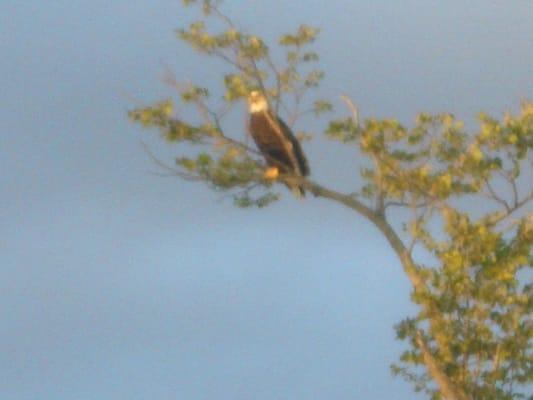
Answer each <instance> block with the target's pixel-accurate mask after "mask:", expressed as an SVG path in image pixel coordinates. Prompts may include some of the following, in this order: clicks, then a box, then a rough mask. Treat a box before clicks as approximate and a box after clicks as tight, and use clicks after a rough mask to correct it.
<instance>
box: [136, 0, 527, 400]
mask: <svg viewBox="0 0 533 400" xmlns="http://www.w3.org/2000/svg"><path fill="white" fill-rule="evenodd" d="M220 3H221V2H220V1H214V0H201V1H200V0H198V1H195V0H185V1H184V6H186V7H189V6H197V7H200V8H201V10H202V17H201V19H200V20H198V21H196V22H194V23H192V24H191V25H190V26H189V27H188V28H184V29H180V30H178V32H177V34H178V36H179V38H180V39H181V40H183V41H185V42H186V43H188V44H189V45H190V46H192V47H193V48H194V49H196V50H197V51H199V52H200V53H203V54H205V55H207V56H209V57H212V58H215V59H218V60H221V61H223V62H224V63H225V64H226V65H227V66H229V67H231V68H232V73H228V74H226V75H224V76H223V85H224V91H225V94H224V96H223V98H222V99H212V98H211V97H212V96H210V90H209V89H208V88H207V87H202V86H199V85H193V84H183V83H181V82H178V81H177V80H175V79H171V80H170V82H171V83H172V84H173V85H174V86H175V87H176V88H177V89H178V91H179V94H180V101H181V102H182V103H183V104H185V105H192V106H193V107H194V109H195V110H196V111H197V116H198V118H197V121H196V122H191V121H185V120H183V119H180V118H178V117H177V116H176V115H175V113H174V102H173V101H172V100H171V99H168V100H164V101H161V102H158V103H156V104H154V105H152V106H149V107H143V108H138V109H135V110H133V111H131V112H130V113H129V116H130V118H131V119H132V120H134V121H136V122H139V123H140V124H142V125H143V126H144V127H148V128H156V129H157V130H159V132H160V133H161V135H162V137H163V138H165V139H166V140H167V141H169V142H180V143H188V144H190V145H192V147H193V148H196V149H198V150H199V151H198V154H197V156H196V157H181V158H178V159H176V165H174V166H169V165H165V164H163V163H161V162H160V161H159V160H158V159H156V158H155V157H154V160H155V162H157V163H158V164H159V165H160V166H161V167H162V168H165V169H166V170H167V171H168V172H170V173H172V174H175V175H177V176H179V177H181V178H183V179H186V180H192V181H200V182H203V183H205V184H207V185H208V186H209V187H211V188H212V189H214V190H216V191H224V192H227V193H230V194H231V195H232V196H233V198H234V200H235V203H236V205H237V206H239V207H250V206H258V207H265V206H267V205H269V204H270V203H272V202H273V201H276V200H279V199H280V194H279V193H278V192H276V191H275V189H276V188H278V187H279V186H276V183H277V182H273V181H271V180H268V179H265V178H264V176H263V171H264V169H265V165H264V162H263V161H262V160H261V157H260V155H259V154H258V152H257V151H256V150H255V149H254V148H253V147H250V146H248V145H247V144H246V143H245V142H243V141H242V140H239V139H238V137H239V136H238V135H235V134H234V135H232V134H230V133H228V129H227V128H226V127H225V123H224V117H225V116H226V115H227V113H228V112H229V111H230V110H231V109H232V107H233V106H234V105H235V104H236V103H237V102H239V101H241V100H242V99H243V98H244V97H246V96H247V94H248V93H249V92H250V91H251V90H260V91H262V92H263V93H264V94H265V95H266V96H267V97H268V98H269V99H270V101H271V103H272V104H271V105H272V106H273V107H274V109H275V110H276V112H278V113H280V114H282V115H284V116H285V117H286V118H287V120H288V122H289V124H290V125H294V123H295V122H296V121H297V120H298V119H299V118H300V117H302V116H303V115H306V114H314V115H315V116H317V117H320V116H323V114H325V113H328V112H332V105H331V104H330V103H329V102H328V101H326V100H323V99H314V101H309V100H308V98H309V97H310V95H312V94H313V93H314V92H313V90H314V89H316V88H317V87H318V86H319V84H320V81H321V79H322V78H323V76H324V73H323V72H322V71H321V70H320V69H317V68H316V67H315V64H316V63H317V61H318V59H319V57H318V55H317V54H316V53H315V52H314V51H312V49H311V46H312V44H313V42H314V41H315V39H316V38H317V35H318V34H319V31H318V29H315V28H313V27H311V26H307V25H302V26H300V27H299V28H298V29H297V30H296V31H295V32H293V33H289V34H284V35H282V36H281V37H280V38H279V41H278V47H277V48H275V49H274V48H272V47H270V46H268V45H267V44H266V43H265V41H264V40H262V39H261V38H260V37H258V36H255V35H253V34H249V33H246V32H243V31H241V30H239V29H238V28H237V26H236V25H235V23H234V22H233V21H232V20H231V19H230V18H229V17H228V16H227V15H226V14H224V13H223V12H222V11H221V9H220ZM208 22H209V23H212V24H214V26H217V27H218V29H219V30H218V31H217V32H213V31H210V30H208V28H207V25H206V24H207V23H208ZM276 51H277V52H278V53H279V52H280V51H281V52H282V54H283V58H281V57H280V56H279V54H278V53H276ZM280 60H281V61H280ZM344 100H345V102H346V104H347V105H348V107H349V110H351V114H352V115H351V116H350V117H348V118H336V119H332V120H331V121H330V122H329V125H328V128H327V129H326V131H325V135H326V137H327V138H329V139H331V140H335V141H340V142H342V143H344V144H345V145H346V146H351V147H352V148H353V149H354V153H355V152H356V154H357V155H358V157H359V159H360V160H361V162H363V163H364V164H363V165H362V169H361V175H362V178H363V181H364V185H363V186H362V187H360V188H358V189H357V190H356V191H354V192H353V193H349V194H344V193H340V192H338V191H335V190H333V189H330V188H328V187H326V186H324V185H321V184H318V183H316V182H314V181H312V180H310V179H305V178H302V177H296V176H290V175H287V174H285V175H281V176H280V177H279V178H278V182H285V183H287V182H288V183H298V185H301V186H303V187H304V188H305V189H306V190H307V191H308V192H310V193H311V194H313V195H314V196H317V197H322V198H325V199H329V200H331V201H333V202H337V203H340V204H342V205H344V206H346V207H348V208H350V209H352V210H354V211H355V212H356V213H358V214H360V215H361V216H363V217H364V218H366V219H367V220H368V221H369V222H371V223H372V224H374V225H375V226H376V228H377V229H378V230H379V231H380V232H381V233H382V234H383V235H384V236H385V238H386V239H387V241H388V243H389V244H390V246H391V247H392V249H393V250H394V252H395V253H396V255H397V256H398V258H399V261H400V264H401V266H402V267H403V271H404V272H405V274H406V275H407V277H408V278H409V280H410V282H411V284H412V300H413V302H415V303H416V304H417V305H418V312H417V314H416V315H414V316H412V317H411V318H407V319H405V320H404V321H402V322H400V323H399V324H398V325H397V326H396V331H397V336H398V338H399V339H401V340H404V341H405V342H406V344H407V349H406V350H405V352H404V353H403V355H402V356H401V358H400V360H399V362H398V363H397V364H395V365H393V366H392V371H393V373H395V374H398V375H401V376H403V377H404V378H406V379H407V380H408V381H410V382H412V383H413V384H414V387H415V390H417V391H421V390H423V391H425V392H427V393H428V395H429V396H430V397H431V398H432V399H447V400H452V399H457V400H465V399H472V400H473V399H516V398H524V397H525V396H526V390H527V385H528V384H531V382H532V381H533V351H532V340H531V338H532V336H533V320H532V319H531V312H532V310H533V284H532V283H531V267H533V254H532V248H533V213H532V212H531V205H532V203H533V185H532V181H533V179H532V177H533V103H531V102H524V103H523V104H522V108H521V111H520V112H519V113H518V114H517V115H511V114H505V116H504V117H503V119H502V120H498V119H495V118H492V117H490V116H488V115H485V114H480V115H479V130H478V131H477V132H473V133H469V132H466V130H465V128H464V126H463V124H462V123H461V121H459V120H457V119H456V118H455V117H454V116H453V115H450V114H439V115H429V114H421V115H419V116H418V117H417V118H416V121H415V122H414V124H413V126H412V127H406V126H404V125H403V124H401V123H400V122H398V121H397V120H395V119H376V118H368V119H366V120H365V121H363V122H362V123H359V116H358V112H357V108H356V106H355V105H354V104H353V103H352V102H351V101H350V99H348V98H344ZM213 104H217V105H218V106H219V108H218V109H217V110H216V111H215V108H214V106H213ZM305 105H307V107H306V108H305ZM240 136H242V135H240ZM299 136H300V138H301V139H305V138H309V137H310V136H311V135H310V134H309V133H307V132H300V133H299ZM190 148H191V146H189V147H188V150H190ZM480 201H482V204H483V207H482V208H480V207H476V209H475V212H474V211H472V209H473V207H472V204H476V203H474V202H477V203H479V202H480ZM528 207H529V208H528ZM391 216H394V218H391Z"/></svg>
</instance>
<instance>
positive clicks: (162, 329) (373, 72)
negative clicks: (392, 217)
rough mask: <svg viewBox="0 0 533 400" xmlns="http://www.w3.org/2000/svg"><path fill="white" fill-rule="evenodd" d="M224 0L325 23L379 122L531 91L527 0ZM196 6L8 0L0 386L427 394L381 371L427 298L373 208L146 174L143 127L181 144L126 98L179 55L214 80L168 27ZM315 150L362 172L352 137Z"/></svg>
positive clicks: (113, 391) (209, 397)
mask: <svg viewBox="0 0 533 400" xmlns="http://www.w3.org/2000/svg"><path fill="white" fill-rule="evenodd" d="M225 9H226V10H227V11H228V13H230V14H231V15H233V16H234V18H235V19H236V20H237V21H239V24H240V26H242V27H243V28H246V29H249V30H252V31H254V32H257V33H260V34H263V35H266V36H267V37H274V36H276V35H277V34H279V33H282V32H285V31H287V30H289V29H291V28H293V27H294V26H296V25H297V24H299V23H302V22H307V23H309V24H312V25H318V26H320V27H321V28H322V35H321V39H320V41H319V42H318V44H317V47H318V50H319V51H320V53H321V56H322V64H323V66H324V68H325V69H326V71H327V79H326V81H325V82H324V86H323V89H321V90H322V93H323V94H324V95H328V96H331V97H333V98H337V97H338V95H339V94H341V93H347V94H349V95H351V96H352V97H353V98H354V99H355V100H356V101H357V103H358V104H359V106H360V108H361V110H362V113H363V114H364V115H366V116H368V115H377V116H395V117H398V118H400V119H401V120H402V121H403V122H406V123H408V122H409V121H412V119H413V118H414V115H415V114H416V113H417V112H420V111H432V112H437V111H452V112H454V113H455V114H457V115H458V116H459V117H461V118H465V119H466V120H467V121H469V122H471V121H472V116H473V115H475V113H477V112H478V111H480V110H486V111H489V112H491V113H493V114H496V115H501V113H502V112H503V111H504V110H513V111H516V110H517V109H518V106H519V103H520V100H521V99H523V98H526V97H529V98H531V97H532V95H533V78H532V74H531V71H533V40H532V38H533V25H532V24H531V21H533V4H532V3H531V1H529V0H527V1H526V0H524V1H516V0H506V1H486V0H483V1H482V0H475V1H468V2H464V1H456V0H449V1H390V0H373V1H357V0H350V1H348V0H331V1H328V2H325V1H317V0H306V1H303V0H301V1H290V2H287V1H278V0H270V1H262V0H238V1H237V0H234V1H227V4H226V8H225ZM189 16H190V14H188V13H187V14H186V15H185V14H183V9H182V8H181V7H180V1H178V0H175V1H171V0H151V1H132V0H111V1H110V0H106V1H103V0H91V1H88V0H83V1H82V0H49V1H42V0H38V1H37V0H27V1H20V0H2V1H0V57H1V58H0V60H1V61H0V77H1V78H0V79H1V86H0V171H1V172H0V191H1V192H0V232H1V236H0V316H1V323H0V397H1V398H2V399H13V400H34V399H53V400H62V399H77V400H85V399H87V400H89V399H91V400H92V399H99V400H107V399H129V400H136V399H165V400H166V399H179V400H182V399H183V400H197V399H201V400H203V399H205V400H215V399H216V400H223V399H228V400H240V399H242V400H246V399H257V400H272V399H280V400H284V399H287V400H288V399H290V400H311V399H332V400H333V399H334V400H344V399H385V398H387V399H389V398H390V399H398V400H404V399H405V400H406V399H415V398H421V397H416V396H415V395H414V394H413V393H412V390H411V388H410V387H409V386H408V385H407V384H405V383H404V382H403V381H401V380H400V379H393V378H392V377H391V376H390V373H389V364H390V363H391V362H392V361H394V360H396V358H397V356H398V354H399V352H400V351H401V349H402V348H403V344H402V343H400V342H397V341H395V339H394V331H393V325H394V324H395V323H396V322H398V321H400V320H401V319H402V318H404V317H406V316H408V315H410V314H411V313H412V312H413V308H412V306H411V305H410V303H409V300H408V298H409V290H410V289H409V285H408V282H407V280H406V278H405V276H404V275H403V274H402V271H401V269H400V267H399V265H398V261H397V260H396V259H395V257H394V256H393V254H392V253H391V251H390V250H389V249H388V247H387V246H386V244H385V243H384V241H383V240H382V239H381V238H380V236H379V235H378V234H377V233H376V231H375V230H374V229H373V228H372V227H371V226H370V225H369V224H368V223H367V222H366V221H364V220H363V219H361V218H360V217H358V216H357V215H355V214H353V213H352V212H350V211H349V210H346V209H343V208H341V207H340V206H338V205H335V204H330V203H327V202H325V201H322V200H316V199H312V198H308V199H306V200H305V201H301V202H298V201H296V200H294V199H292V198H291V197H290V196H287V197H286V198H285V199H284V200H283V201H282V202H280V203H277V204H275V205H274V206H272V207H270V208H268V209H266V210H240V209H235V208H234V207H233V206H232V203H231V201H230V200H224V199H221V197H220V195H218V194H214V193H211V192H210V191H209V190H207V189H206V188H203V187H201V186H198V185H194V184H190V183H184V182H181V181H179V180H175V179H172V178H160V177H157V176H154V175H153V174H150V172H149V171H150V170H153V169H154V167H153V165H152V164H151V163H150V161H149V160H148V158H147V156H146V154H145V153H144V152H143V149H142V147H141V145H140V142H141V140H145V141H147V142H148V143H150V144H151V146H152V147H153V149H154V150H155V151H157V152H159V154H161V155H162V156H163V157H171V156H172V155H173V154H178V152H179V150H178V149H177V148H175V147H165V146H163V145H160V144H159V141H158V140H157V139H156V138H155V137H154V136H155V135H153V134H152V133H151V132H144V131H141V130H140V129H139V128H138V127H137V126H134V125H133V124H131V123H130V122H129V121H128V120H127V117H126V111H127V110H128V109H131V108H133V107H135V106H137V105H140V104H144V103H148V102H151V101H154V100H157V99H160V98H163V97H165V96H167V95H168V94H169V89H168V88H166V87H165V86H164V85H163V84H162V83H161V76H162V75H163V71H164V69H165V68H166V67H167V66H170V67H171V68H172V69H173V70H174V71H175V72H176V75H177V76H178V77H181V78H183V79H184V80H191V81H210V80H212V79H216V78H217V77H219V76H220V74H221V71H220V70H218V69H217V68H214V67H213V66H212V65H210V64H209V60H206V59H204V58H201V57H197V56H195V55H194V54H193V53H192V52H191V51H190V50H188V49H187V48H186V47H185V46H184V45H183V44H181V43H179V42H178V41H177V40H176V39H175V35H174V33H173V30H174V29H175V28H177V27H179V26H181V25H183V24H186V23H188V21H189V20H190V18H189ZM340 112H344V111H343V110H342V108H340ZM237 128H239V127H236V129H237ZM305 149H306V152H307V153H308V156H309V157H308V158H309V160H310V163H311V166H312V170H313V178H316V179H317V180H318V181H320V182H324V183H327V184H328V185H329V186H331V187H334V188H340V189H343V190H350V188H353V187H354V184H355V182H357V178H356V172H357V170H356V169H354V168H356V166H357V160H353V159H352V158H351V157H350V153H349V151H347V150H345V149H343V148H341V146H339V145H337V144H328V143H327V142H325V141H319V142H318V144H314V145H306V148H305ZM281 190H283V189H281Z"/></svg>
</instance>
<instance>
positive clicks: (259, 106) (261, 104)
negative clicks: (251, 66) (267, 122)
mask: <svg viewBox="0 0 533 400" xmlns="http://www.w3.org/2000/svg"><path fill="white" fill-rule="evenodd" d="M248 110H249V111H250V112H251V113H256V112H262V111H266V110H268V101H267V99H266V97H265V96H264V95H263V93H261V92H260V91H258V90H252V91H251V92H250V94H249V95H248Z"/></svg>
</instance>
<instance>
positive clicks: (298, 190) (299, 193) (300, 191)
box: [287, 185, 305, 199]
mask: <svg viewBox="0 0 533 400" xmlns="http://www.w3.org/2000/svg"><path fill="white" fill-rule="evenodd" d="M287 186H288V187H289V189H291V192H292V194H293V195H294V197H296V198H297V199H303V198H304V197H305V190H304V188H303V187H301V186H298V185H291V186H289V185H287Z"/></svg>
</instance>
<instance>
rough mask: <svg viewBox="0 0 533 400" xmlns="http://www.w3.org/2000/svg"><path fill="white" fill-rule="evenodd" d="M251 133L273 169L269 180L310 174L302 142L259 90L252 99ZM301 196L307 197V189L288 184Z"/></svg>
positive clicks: (249, 106)
mask: <svg viewBox="0 0 533 400" xmlns="http://www.w3.org/2000/svg"><path fill="white" fill-rule="evenodd" d="M248 110H249V111H250V122H249V130H250V134H251V135H252V137H253V139H254V141H255V143H256V145H257V147H258V148H259V150H260V151H261V153H262V154H263V156H264V157H265V161H266V163H267V165H268V166H269V167H270V168H269V170H268V171H267V172H266V173H265V176H266V177H270V178H275V177H276V176H277V174H278V173H279V172H281V173H285V174H292V175H296V176H302V177H303V176H307V175H309V166H308V164H307V160H306V158H305V155H304V153H303V151H302V148H301V146H300V143H299V142H298V140H297V139H296V137H294V134H293V133H292V131H291V129H290V128H289V127H288V126H287V124H286V123H285V122H284V121H283V120H282V119H281V118H279V117H278V116H277V115H275V114H274V113H273V112H272V111H271V110H269V107H268V101H267V99H266V97H265V96H264V95H263V94H262V93H260V92H259V91H255V90H254V91H252V92H251V93H250V95H249V96H248ZM287 186H288V187H289V188H290V189H291V190H292V192H293V193H294V194H295V195H296V196H297V197H302V196H304V195H305V191H304V189H303V187H301V186H298V185H287Z"/></svg>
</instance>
